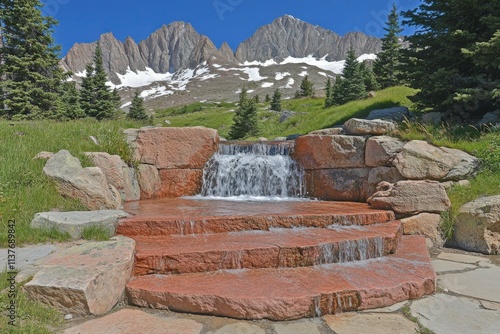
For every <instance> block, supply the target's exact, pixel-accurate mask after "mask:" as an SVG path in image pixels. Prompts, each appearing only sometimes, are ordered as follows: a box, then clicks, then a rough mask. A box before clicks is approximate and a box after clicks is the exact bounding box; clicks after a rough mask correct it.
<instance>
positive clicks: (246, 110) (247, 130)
mask: <svg viewBox="0 0 500 334" xmlns="http://www.w3.org/2000/svg"><path fill="white" fill-rule="evenodd" d="M257 133H258V124H257V106H256V105H255V101H254V100H253V99H251V98H249V97H248V96H247V89H246V88H245V87H243V88H242V89H241V93H240V101H239V106H238V109H237V110H236V113H235V114H234V116H233V125H232V126H231V129H230V130H229V138H231V139H242V138H244V137H246V136H254V135H257Z"/></svg>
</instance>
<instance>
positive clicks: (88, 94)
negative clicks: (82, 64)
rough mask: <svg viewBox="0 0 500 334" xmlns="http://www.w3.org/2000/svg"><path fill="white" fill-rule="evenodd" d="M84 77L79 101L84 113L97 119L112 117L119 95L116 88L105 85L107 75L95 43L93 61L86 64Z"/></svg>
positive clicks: (99, 50)
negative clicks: (112, 88)
mask: <svg viewBox="0 0 500 334" xmlns="http://www.w3.org/2000/svg"><path fill="white" fill-rule="evenodd" d="M85 72H86V73H87V75H86V77H85V78H83V81H82V89H81V90H80V101H81V106H82V109H83V111H84V113H85V115H87V116H90V117H95V118H96V119H98V120H102V119H105V118H112V117H114V116H115V114H116V109H117V108H118V104H119V103H120V96H119V95H118V92H117V91H116V90H111V88H109V87H108V86H107V85H106V82H107V81H108V75H107V74H106V72H105V71H104V65H103V60H102V51H101V46H100V45H99V43H97V46H96V49H95V53H94V63H91V64H88V65H87V67H86V69H85Z"/></svg>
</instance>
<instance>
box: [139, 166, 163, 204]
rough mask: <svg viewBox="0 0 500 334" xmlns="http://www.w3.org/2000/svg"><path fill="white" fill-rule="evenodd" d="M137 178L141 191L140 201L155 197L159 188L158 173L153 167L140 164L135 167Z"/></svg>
mask: <svg viewBox="0 0 500 334" xmlns="http://www.w3.org/2000/svg"><path fill="white" fill-rule="evenodd" d="M137 178H138V180H139V186H140V189H141V199H150V198H155V197H157V194H158V191H159V190H160V188H161V179H160V173H159V172H158V169H156V167H155V166H152V165H145V164H141V165H139V166H138V167H137Z"/></svg>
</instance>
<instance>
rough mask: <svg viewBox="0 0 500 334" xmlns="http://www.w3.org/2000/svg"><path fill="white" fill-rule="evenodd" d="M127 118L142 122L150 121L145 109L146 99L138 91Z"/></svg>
mask: <svg viewBox="0 0 500 334" xmlns="http://www.w3.org/2000/svg"><path fill="white" fill-rule="evenodd" d="M127 117H128V118H132V119H138V120H141V121H142V120H146V119H148V115H146V109H145V108H144V99H143V98H142V97H141V95H140V93H139V92H138V91H136V92H135V95H134V98H133V99H132V105H131V106H130V109H129V111H128V114H127Z"/></svg>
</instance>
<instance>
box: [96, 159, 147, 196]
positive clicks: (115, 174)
mask: <svg viewBox="0 0 500 334" xmlns="http://www.w3.org/2000/svg"><path fill="white" fill-rule="evenodd" d="M86 155H87V156H88V157H89V159H90V160H92V162H93V163H94V165H95V166H97V167H99V168H100V169H101V170H102V172H103V173H104V175H105V176H106V180H107V181H108V183H109V184H110V185H112V186H114V187H115V188H116V189H117V190H118V191H119V192H120V195H121V198H122V200H124V201H136V200H139V199H140V195H141V194H140V189H139V184H138V182H137V177H136V173H135V170H134V168H131V167H129V166H128V165H127V164H126V163H125V162H124V161H123V160H122V158H121V157H120V156H118V155H110V154H109V153H106V152H87V153H86Z"/></svg>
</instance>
